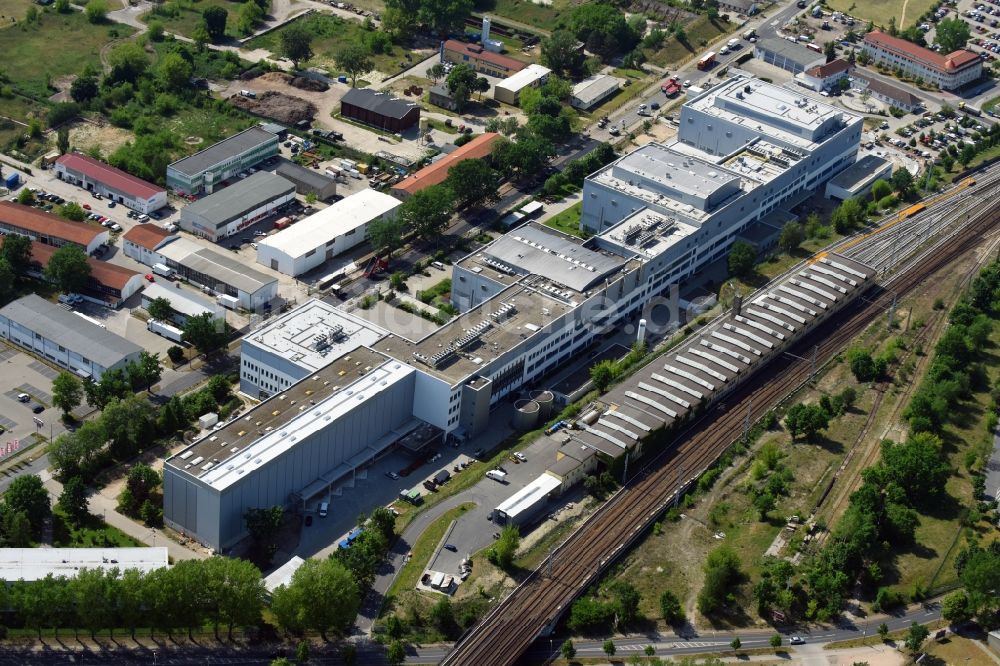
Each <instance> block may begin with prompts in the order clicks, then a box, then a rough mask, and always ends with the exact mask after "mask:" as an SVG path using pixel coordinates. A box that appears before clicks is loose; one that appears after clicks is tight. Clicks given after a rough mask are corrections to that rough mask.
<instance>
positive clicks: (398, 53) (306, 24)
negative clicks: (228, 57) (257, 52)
mask: <svg viewBox="0 0 1000 666" xmlns="http://www.w3.org/2000/svg"><path fill="white" fill-rule="evenodd" d="M295 24H297V25H299V26H301V27H303V28H305V29H306V30H307V31H309V33H310V34H312V36H313V40H312V50H313V57H312V59H311V60H309V61H307V62H305V63H302V65H301V66H302V67H303V68H305V67H309V66H314V67H323V68H326V69H327V70H329V71H330V72H331V73H332V74H340V73H341V72H340V71H339V70H338V69H337V65H336V63H335V62H334V56H335V55H336V53H337V51H338V50H339V49H340V48H341V47H343V46H348V45H350V44H357V43H361V42H362V41H363V40H364V36H365V35H366V34H367V33H368V31H367V30H365V28H364V25H363V24H362V23H361V21H354V20H351V19H345V18H341V17H339V16H331V15H329V14H311V15H309V16H304V17H302V18H300V19H297V20H295V21H293V22H292V23H289V24H286V25H285V26H284V27H282V28H280V29H278V30H275V31H273V32H269V33H267V34H266V35H261V36H260V37H257V38H256V39H253V40H251V41H250V42H248V43H247V45H246V48H248V49H267V50H268V51H270V52H271V53H278V52H279V50H280V48H279V47H280V44H281V34H282V31H284V30H287V28H288V26H290V25H295ZM406 55H407V51H406V50H405V49H403V48H401V47H399V46H392V50H391V51H390V52H389V53H380V54H378V55H373V56H371V59H372V62H374V63H375V69H376V70H377V71H379V72H382V73H383V74H386V75H391V74H396V73H397V72H399V71H400V70H401V69H402V67H401V66H400V65H401V63H402V62H403V61H404V60H405V59H406ZM407 62H409V61H407ZM407 66H409V65H407ZM358 87H363V86H362V83H361V82H360V81H358Z"/></svg>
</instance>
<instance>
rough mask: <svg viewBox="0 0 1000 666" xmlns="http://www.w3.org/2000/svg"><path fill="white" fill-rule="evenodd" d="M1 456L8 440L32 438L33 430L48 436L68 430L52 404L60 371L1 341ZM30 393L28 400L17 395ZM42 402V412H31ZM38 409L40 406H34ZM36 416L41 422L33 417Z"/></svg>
mask: <svg viewBox="0 0 1000 666" xmlns="http://www.w3.org/2000/svg"><path fill="white" fill-rule="evenodd" d="M0 364H2V367H3V372H0V426H2V427H3V433H2V434H0V455H3V450H5V448H6V445H7V443H8V442H12V441H13V440H15V439H16V440H20V441H21V443H22V444H24V443H25V442H27V441H30V439H29V438H30V437H31V435H32V434H33V433H36V432H37V433H39V434H41V435H44V436H45V437H50V436H52V437H58V436H59V435H60V434H62V433H63V432H65V430H66V429H65V428H64V427H63V425H62V420H61V419H60V418H59V417H60V414H61V412H60V411H59V410H58V409H55V408H53V407H52V380H53V379H55V378H56V377H57V376H58V374H59V371H58V370H55V369H54V368H52V367H50V366H48V365H46V364H45V363H42V362H41V361H39V360H37V359H35V358H34V357H32V356H30V355H29V354H26V353H24V352H22V351H20V350H19V349H18V348H17V347H14V346H12V345H7V344H6V343H0ZM21 394H27V396H28V398H27V400H24V401H22V400H19V399H18V396H19V395H21ZM35 405H39V406H41V407H43V408H44V409H43V411H41V412H39V413H37V414H36V413H32V407H33V406H35ZM35 409H37V407H35ZM34 418H37V419H39V420H40V421H41V423H42V425H40V426H39V425H38V424H37V423H36V422H35V421H34V420H33V419H34Z"/></svg>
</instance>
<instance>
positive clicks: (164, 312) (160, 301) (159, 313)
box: [146, 296, 174, 322]
mask: <svg viewBox="0 0 1000 666" xmlns="http://www.w3.org/2000/svg"><path fill="white" fill-rule="evenodd" d="M146 312H148V313H149V316H150V317H151V318H152V319H158V320H160V321H167V322H169V321H170V320H171V319H172V318H173V316H174V309H173V308H172V307H170V301H169V300H167V299H166V298H164V297H162V296H160V297H158V298H154V299H153V300H151V301H150V302H149V305H147V306H146Z"/></svg>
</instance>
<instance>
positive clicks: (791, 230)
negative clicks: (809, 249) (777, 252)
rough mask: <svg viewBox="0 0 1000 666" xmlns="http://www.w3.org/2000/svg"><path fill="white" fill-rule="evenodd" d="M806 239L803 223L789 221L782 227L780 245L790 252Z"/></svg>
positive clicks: (779, 238)
mask: <svg viewBox="0 0 1000 666" xmlns="http://www.w3.org/2000/svg"><path fill="white" fill-rule="evenodd" d="M805 239H806V235H805V232H804V231H803V230H802V225H801V224H799V223H798V222H789V223H788V224H786V225H785V226H784V227H782V229H781V235H780V236H778V247H780V248H781V249H782V250H784V251H785V252H788V253H789V254H790V253H792V252H794V251H795V250H797V249H799V246H800V245H802V241H804V240H805Z"/></svg>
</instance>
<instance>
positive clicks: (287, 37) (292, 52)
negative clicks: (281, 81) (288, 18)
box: [280, 23, 339, 69]
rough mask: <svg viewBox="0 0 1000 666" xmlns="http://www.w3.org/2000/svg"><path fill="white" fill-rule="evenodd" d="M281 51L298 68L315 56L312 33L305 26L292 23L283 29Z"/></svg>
mask: <svg viewBox="0 0 1000 666" xmlns="http://www.w3.org/2000/svg"><path fill="white" fill-rule="evenodd" d="M280 52H281V55H283V56H285V57H286V58H288V59H289V60H291V61H292V67H294V68H295V69H298V68H299V63H300V62H304V61H306V60H309V58H312V56H313V51H312V33H311V32H309V31H308V30H306V29H305V28H304V27H303V26H301V25H299V24H297V23H292V24H291V25H289V26H288V27H286V28H284V29H283V30H282V31H281V45H280ZM338 58H339V54H338ZM338 62H339V59H338Z"/></svg>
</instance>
